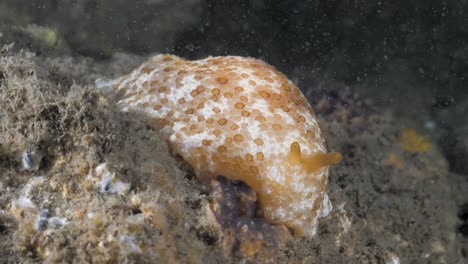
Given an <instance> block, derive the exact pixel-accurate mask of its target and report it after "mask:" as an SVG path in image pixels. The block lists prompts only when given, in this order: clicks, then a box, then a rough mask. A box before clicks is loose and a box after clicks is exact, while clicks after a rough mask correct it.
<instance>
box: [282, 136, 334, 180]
mask: <svg viewBox="0 0 468 264" xmlns="http://www.w3.org/2000/svg"><path fill="white" fill-rule="evenodd" d="M341 160H342V156H341V153H339V152H330V153H313V154H311V155H304V154H302V153H301V146H300V145H299V143H298V142H293V143H292V144H291V150H290V153H289V157H288V161H289V162H291V163H293V164H300V165H301V166H302V167H303V168H304V169H305V170H306V172H307V173H312V172H314V171H316V170H318V169H320V168H323V167H326V166H330V165H335V164H338V163H340V162H341Z"/></svg>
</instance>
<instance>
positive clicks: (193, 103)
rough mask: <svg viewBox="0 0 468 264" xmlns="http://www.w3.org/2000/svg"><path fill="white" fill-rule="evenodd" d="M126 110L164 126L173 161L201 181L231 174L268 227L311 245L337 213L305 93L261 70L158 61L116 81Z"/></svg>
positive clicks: (238, 61) (248, 64)
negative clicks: (252, 195) (320, 225)
mask: <svg viewBox="0 0 468 264" xmlns="http://www.w3.org/2000/svg"><path fill="white" fill-rule="evenodd" d="M112 89H113V91H114V92H115V93H116V94H117V100H118V103H119V104H120V105H121V107H122V108H123V110H126V111H128V110H132V111H140V112H143V113H145V114H146V115H148V116H149V117H150V118H151V119H153V120H154V121H155V122H157V123H160V124H162V125H163V128H162V134H163V135H164V137H165V138H166V139H167V140H168V142H169V144H170V146H171V148H172V150H173V152H174V153H175V154H178V155H180V156H181V157H182V158H183V159H184V160H185V161H187V162H188V163H189V164H191V165H192V166H193V168H194V171H195V173H196V175H197V177H199V178H200V179H202V180H211V179H214V178H216V177H217V176H219V175H223V176H225V177H227V178H229V179H231V180H241V181H243V182H245V183H247V184H248V185H249V186H250V187H251V188H253V189H254V190H255V192H256V194H257V197H258V201H259V206H260V210H261V212H262V214H263V216H264V217H265V219H267V220H268V221H270V222H271V223H275V224H283V225H285V226H287V227H289V228H291V229H293V230H294V231H295V233H296V234H297V235H304V236H308V237H310V236H313V235H314V234H315V231H316V227H317V222H318V218H319V217H321V216H325V215H327V214H328V213H329V212H330V210H331V204H330V201H329V200H328V197H327V194H326V185H327V180H328V165H331V164H335V163H337V162H339V160H340V159H341V156H340V154H339V153H326V149H325V146H324V141H323V138H322V137H321V133H320V129H319V126H318V123H317V120H316V118H315V115H314V112H313V110H312V109H311V107H310V106H309V104H308V102H307V100H306V99H305V97H304V95H303V94H302V93H301V91H300V90H299V89H298V88H297V87H296V86H295V85H294V84H293V83H292V82H291V81H289V80H288V79H287V77H285V76H284V75H283V74H281V73H280V72H278V71H277V70H276V69H275V68H273V67H272V66H270V65H268V64H266V63H264V62H263V61H260V60H256V59H252V58H244V57H236V56H227V57H209V58H206V59H203V60H196V61H188V60H184V59H182V58H179V57H177V56H173V55H157V56H154V57H153V58H151V59H150V60H149V61H147V62H146V63H144V64H143V65H141V66H140V67H139V68H137V69H136V70H134V71H133V72H131V73H130V74H128V75H126V76H123V77H121V78H119V79H117V80H115V81H114V82H113V85H112Z"/></svg>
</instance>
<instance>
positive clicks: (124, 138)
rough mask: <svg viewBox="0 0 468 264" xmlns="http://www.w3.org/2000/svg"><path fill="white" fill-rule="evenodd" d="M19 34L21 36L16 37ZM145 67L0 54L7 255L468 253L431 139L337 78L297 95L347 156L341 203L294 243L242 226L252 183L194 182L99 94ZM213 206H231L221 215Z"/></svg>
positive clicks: (144, 258) (457, 259)
mask: <svg viewBox="0 0 468 264" xmlns="http://www.w3.org/2000/svg"><path fill="white" fill-rule="evenodd" d="M13 33H15V34H17V33H18V32H10V33H8V34H10V35H11V34H13ZM5 34H6V33H5ZM31 39H34V38H31ZM37 41H41V40H40V39H39V40H37ZM35 46H36V47H37V46H39V44H38V45H35ZM44 47H45V46H44ZM44 53H46V52H44ZM44 53H43V54H44ZM141 60H142V58H141V57H138V56H131V55H126V54H120V55H116V56H114V57H113V59H112V60H109V61H104V62H103V61H94V60H92V59H90V58H80V57H70V56H68V55H66V54H65V55H62V56H57V55H54V56H52V55H50V56H47V55H37V53H36V54H34V53H31V52H29V51H26V50H22V49H21V45H18V47H15V45H14V44H13V45H11V44H10V45H3V46H2V49H1V51H0V89H1V94H0V109H1V111H0V118H1V127H0V134H1V138H0V190H1V191H0V232H1V234H2V237H3V238H4V239H2V241H1V243H0V255H1V256H2V261H4V262H14V261H26V262H39V261H46V262H56V263H58V262H61V261H62V260H64V259H66V260H69V261H70V262H115V261H118V262H131V263H145V262H148V263H149V262H154V261H163V262H164V261H179V262H190V263H219V262H226V261H228V262H237V261H240V260H244V261H246V262H248V263H254V262H258V261H263V262H269V263H283V262H307V263H323V262H329V263H356V262H360V263H382V262H383V263H399V262H400V261H401V262H425V263H461V262H463V260H464V258H466V241H465V242H464V240H463V239H464V238H463V235H462V233H461V232H460V230H461V229H460V228H459V227H460V225H461V221H460V219H459V216H458V215H457V214H458V213H459V206H461V204H462V203H463V202H464V199H465V197H464V195H465V194H464V192H463V190H466V188H467V186H466V182H464V181H463V179H462V177H461V176H459V175H456V174H454V173H451V172H450V171H449V165H448V163H447V160H446V158H445V157H444V156H443V154H442V153H443V152H441V151H440V149H439V145H438V144H437V142H435V141H432V140H431V139H430V138H429V137H427V136H424V135H423V134H422V133H420V132H418V131H416V130H414V129H408V128H405V127H403V126H401V125H400V124H399V122H398V120H397V119H395V118H394V117H392V116H391V115H383V114H381V113H379V112H378V111H376V110H375V109H373V107H371V106H369V105H368V104H366V103H365V100H363V99H361V98H360V97H359V96H357V95H356V94H355V93H354V92H352V90H351V89H350V88H349V87H347V86H345V85H343V84H340V83H336V82H323V83H320V84H318V85H316V86H314V87H302V88H303V91H304V94H305V95H306V96H307V98H308V99H309V100H310V102H311V104H312V105H313V106H314V109H315V110H316V113H317V115H318V117H319V119H320V124H321V127H322V129H323V131H324V135H325V137H326V140H327V143H328V147H329V148H330V149H333V150H337V151H340V152H341V153H342V154H343V157H344V159H343V162H342V163H341V164H340V165H339V166H335V167H333V168H332V169H331V173H330V175H331V177H330V182H329V186H328V190H329V195H330V200H331V201H332V203H333V205H334V209H333V211H332V213H331V214H330V216H328V217H327V218H324V219H322V220H321V221H320V227H319V230H318V234H317V236H316V237H314V238H312V239H308V240H307V239H301V238H294V237H292V236H291V235H290V234H289V233H288V232H286V233H285V231H284V230H283V231H281V230H280V229H278V227H275V226H271V225H268V224H265V223H262V221H261V219H258V218H257V217H256V216H255V215H252V214H244V215H245V216H246V217H247V218H249V217H250V220H249V221H250V222H246V223H257V224H248V225H247V227H248V228H247V230H246V229H245V228H242V226H243V225H240V227H235V226H238V225H237V224H238V222H236V221H246V219H245V218H235V217H233V218H229V217H228V218H229V221H227V220H226V216H229V215H232V214H233V212H234V214H237V213H235V211H236V210H237V212H245V211H246V210H247V209H248V208H250V207H251V206H252V202H254V200H252V199H255V197H254V196H253V197H252V195H251V190H250V191H249V188H248V186H242V185H239V184H241V183H232V182H231V183H230V182H229V181H226V180H225V179H220V180H219V181H218V183H214V185H211V186H209V185H206V184H204V183H202V182H200V181H198V180H197V179H196V178H195V177H194V175H193V172H192V171H191V169H190V167H189V166H188V165H187V164H185V163H184V162H183V161H182V160H181V159H178V158H177V157H173V156H172V155H171V153H170V151H169V149H168V147H167V144H166V143H165V142H164V141H163V140H162V139H161V137H160V135H159V134H158V131H157V130H155V129H154V128H153V127H151V126H149V125H148V122H147V120H145V117H144V116H140V115H138V114H134V113H122V112H120V111H119V110H118V108H117V107H116V106H115V104H114V102H113V101H112V100H111V99H109V98H105V97H103V96H102V95H101V94H100V93H99V92H98V91H97V90H96V88H95V86H94V81H95V79H96V78H98V77H106V76H107V77H109V76H115V75H119V74H121V73H122V72H125V71H129V70H131V69H130V68H131V67H133V66H134V65H137V64H138V63H140V62H141ZM112 65H113V66H112ZM116 65H120V66H116ZM226 186H227V187H229V186H231V187H229V188H231V189H230V190H231V191H232V190H233V192H234V194H235V195H237V197H238V198H236V199H237V200H238V201H240V202H239V203H238V204H237V207H232V203H225V202H224V201H226V200H228V201H232V196H231V198H229V195H230V192H228V193H224V194H223V190H225V189H226V188H227V187H226ZM225 187H226V188H225ZM220 189H221V191H220ZM223 195H224V196H223ZM226 195H228V196H226ZM230 199H231V200H230ZM239 199H240V200H239ZM216 204H217V205H218V206H219V205H220V206H221V207H223V206H224V207H223V208H224V209H223V210H221V211H214V210H213V205H216ZM227 205H229V206H231V207H229V206H227ZM246 208H247V209H246ZM223 214H225V216H224V215H223ZM460 217H461V216H460ZM272 230H274V231H272ZM272 232H273V233H272Z"/></svg>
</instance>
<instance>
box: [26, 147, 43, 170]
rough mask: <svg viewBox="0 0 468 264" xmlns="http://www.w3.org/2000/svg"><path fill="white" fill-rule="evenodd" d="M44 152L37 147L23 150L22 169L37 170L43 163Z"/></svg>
mask: <svg viewBox="0 0 468 264" xmlns="http://www.w3.org/2000/svg"><path fill="white" fill-rule="evenodd" d="M42 157H43V154H42V152H41V151H40V150H39V149H38V148H37V147H32V148H31V149H28V150H25V151H23V154H22V155H21V165H22V169H24V170H27V171H37V170H38V169H39V166H40V165H41V161H42Z"/></svg>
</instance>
